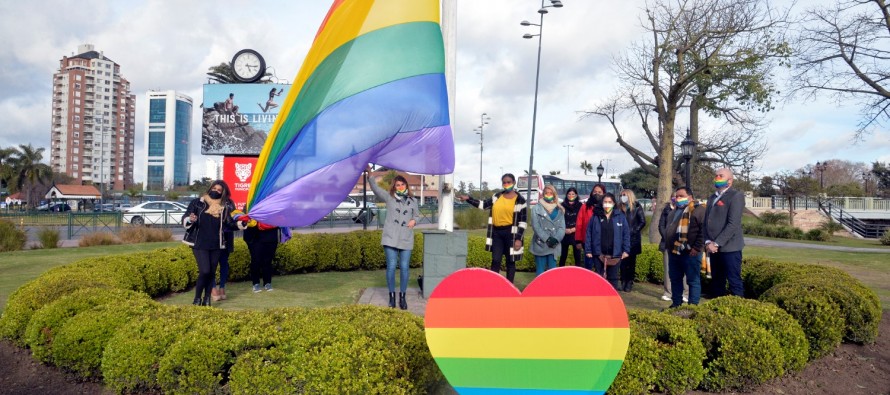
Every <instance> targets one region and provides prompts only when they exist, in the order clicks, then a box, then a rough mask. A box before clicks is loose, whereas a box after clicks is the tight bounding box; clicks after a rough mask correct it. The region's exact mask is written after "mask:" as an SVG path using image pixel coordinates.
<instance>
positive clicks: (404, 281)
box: [383, 246, 411, 293]
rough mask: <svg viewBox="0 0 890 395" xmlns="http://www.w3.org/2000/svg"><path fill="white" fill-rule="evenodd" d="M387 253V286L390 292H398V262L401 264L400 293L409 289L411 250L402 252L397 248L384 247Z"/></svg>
mask: <svg viewBox="0 0 890 395" xmlns="http://www.w3.org/2000/svg"><path fill="white" fill-rule="evenodd" d="M383 252H384V253H386V286H387V287H388V288H389V292H395V291H396V261H398V264H399V279H400V280H401V283H399V292H401V293H405V291H406V290H407V289H408V263H410V261H411V250H400V249H398V248H395V247H389V246H383Z"/></svg>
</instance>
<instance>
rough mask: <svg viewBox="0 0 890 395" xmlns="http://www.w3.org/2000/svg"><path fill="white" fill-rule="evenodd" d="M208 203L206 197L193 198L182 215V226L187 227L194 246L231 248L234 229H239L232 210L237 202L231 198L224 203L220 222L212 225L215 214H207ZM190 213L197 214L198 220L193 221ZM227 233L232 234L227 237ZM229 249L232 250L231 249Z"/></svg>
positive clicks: (187, 235)
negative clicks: (233, 201)
mask: <svg viewBox="0 0 890 395" xmlns="http://www.w3.org/2000/svg"><path fill="white" fill-rule="evenodd" d="M207 206H208V203H206V202H204V197H203V196H202V197H199V198H195V199H192V201H191V202H190V203H189V205H188V208H187V209H186V210H185V214H183V215H182V219H181V222H182V226H183V227H185V229H186V238H187V239H189V238H190V240H189V241H191V242H192V243H194V245H192V248H195V249H199V250H224V249H229V248H230V244H233V243H232V240H233V238H234V237H233V236H234V235H233V234H232V233H231V232H232V231H233V230H235V229H238V225H237V224H236V223H235V220H234V219H232V211H233V210H235V204H234V203H232V201H231V200H229V201H226V202H224V203H223V211H222V212H221V213H220V215H219V224H218V225H216V226H212V224H213V219H214V218H213V216H211V215H210V214H207ZM190 214H195V216H196V217H198V218H197V220H195V222H191V220H190V219H189V215H190ZM226 233H229V234H232V237H227V236H228V235H227V234H226ZM229 251H232V250H231V249H229Z"/></svg>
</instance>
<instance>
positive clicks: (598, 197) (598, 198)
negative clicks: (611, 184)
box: [593, 195, 606, 205]
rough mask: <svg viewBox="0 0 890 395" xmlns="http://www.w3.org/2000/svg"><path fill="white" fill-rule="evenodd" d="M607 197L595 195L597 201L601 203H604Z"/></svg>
mask: <svg viewBox="0 0 890 395" xmlns="http://www.w3.org/2000/svg"><path fill="white" fill-rule="evenodd" d="M605 197H606V196H605V195H593V198H594V199H596V203H597V204H599V205H602V204H603V198H605Z"/></svg>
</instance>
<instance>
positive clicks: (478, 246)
mask: <svg viewBox="0 0 890 395" xmlns="http://www.w3.org/2000/svg"><path fill="white" fill-rule="evenodd" d="M467 267H481V268H490V267H491V252H488V251H485V236H476V235H467Z"/></svg>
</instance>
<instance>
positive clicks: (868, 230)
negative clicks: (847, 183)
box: [820, 201, 890, 239]
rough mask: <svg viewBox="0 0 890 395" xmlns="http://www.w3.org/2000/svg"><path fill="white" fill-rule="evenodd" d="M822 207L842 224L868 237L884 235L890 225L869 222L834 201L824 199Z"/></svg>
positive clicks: (851, 230)
mask: <svg viewBox="0 0 890 395" xmlns="http://www.w3.org/2000/svg"><path fill="white" fill-rule="evenodd" d="M820 209H821V210H822V212H824V213H825V215H828V217H829V218H831V219H833V220H834V221H836V222H837V223H839V224H841V225H843V226H844V228H846V229H847V230H848V231H850V232H852V233H855V234H857V235H859V236H861V237H864V238H867V239H877V238H880V237H881V236H883V235H884V232H886V231H887V230H888V229H890V225H885V224H872V223H867V222H865V221H863V220H861V219H859V218H856V216H854V215H852V214H850V213H849V212H847V211H845V210H844V209H843V208H842V207H840V206H838V205H836V204H834V202H832V201H824V202H822V204H821V205H820Z"/></svg>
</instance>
